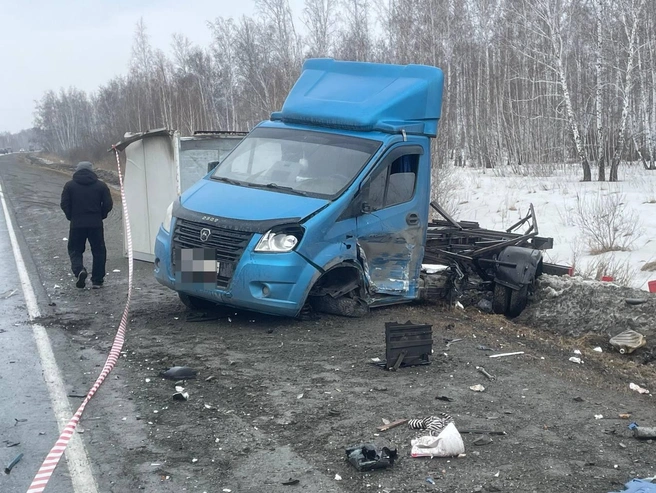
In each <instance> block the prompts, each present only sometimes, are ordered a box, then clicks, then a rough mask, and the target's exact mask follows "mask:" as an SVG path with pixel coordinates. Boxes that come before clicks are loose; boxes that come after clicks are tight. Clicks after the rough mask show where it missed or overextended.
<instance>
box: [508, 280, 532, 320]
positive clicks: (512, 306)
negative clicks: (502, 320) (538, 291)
mask: <svg viewBox="0 0 656 493" xmlns="http://www.w3.org/2000/svg"><path fill="white" fill-rule="evenodd" d="M527 302H528V286H522V287H521V289H519V290H518V291H515V290H514V289H513V290H511V292H510V303H509V304H508V311H507V312H506V315H508V317H510V318H514V317H516V316H518V315H519V314H520V313H522V311H524V308H526V303H527Z"/></svg>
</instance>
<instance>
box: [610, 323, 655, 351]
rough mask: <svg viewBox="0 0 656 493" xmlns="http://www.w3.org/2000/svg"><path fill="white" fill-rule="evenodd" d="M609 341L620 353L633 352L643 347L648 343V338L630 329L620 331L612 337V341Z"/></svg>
mask: <svg viewBox="0 0 656 493" xmlns="http://www.w3.org/2000/svg"><path fill="white" fill-rule="evenodd" d="M608 342H610V343H611V345H612V346H613V347H614V348H616V349H617V350H618V351H619V352H620V354H631V353H632V352H633V351H635V350H636V349H638V348H641V347H642V346H644V345H645V344H647V339H646V338H645V336H643V335H642V334H640V333H639V332H636V331H635V330H631V329H628V330H625V331H624V332H620V333H619V334H617V335H616V336H614V337H611V339H610V341H608Z"/></svg>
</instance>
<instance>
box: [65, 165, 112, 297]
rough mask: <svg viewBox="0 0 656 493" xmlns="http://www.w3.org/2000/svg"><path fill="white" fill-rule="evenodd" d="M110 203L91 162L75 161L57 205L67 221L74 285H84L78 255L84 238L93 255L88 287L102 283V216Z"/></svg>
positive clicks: (85, 273) (103, 273) (81, 253)
mask: <svg viewBox="0 0 656 493" xmlns="http://www.w3.org/2000/svg"><path fill="white" fill-rule="evenodd" d="M112 206H113V203H112V195H111V194H110V193H109V187H108V186H107V185H106V184H105V182H103V181H101V180H99V179H98V176H97V175H96V174H95V173H94V172H93V165H92V164H91V163H90V162H88V161H82V162H81V163H79V164H78V165H77V167H76V168H75V173H73V179H72V180H71V181H69V182H67V183H66V185H64V190H63V191H62V196H61V208H62V210H63V211H64V214H66V219H68V220H69V221H70V222H71V227H70V231H69V234H68V256H69V257H70V258H71V269H72V270H73V275H74V276H75V279H76V280H77V282H76V283H75V285H76V286H77V287H78V288H84V286H85V282H86V279H87V275H88V274H87V270H86V269H85V268H84V261H83V258H82V256H83V254H84V250H85V247H86V243H87V240H89V245H91V255H92V256H93V269H92V271H91V284H92V288H93V289H99V288H102V286H103V281H104V280H105V262H106V261H107V249H106V248H105V233H104V230H103V219H105V218H106V217H107V214H109V211H111V210H112Z"/></svg>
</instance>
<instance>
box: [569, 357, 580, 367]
mask: <svg viewBox="0 0 656 493" xmlns="http://www.w3.org/2000/svg"><path fill="white" fill-rule="evenodd" d="M569 360H570V361H571V362H572V363H576V364H577V365H581V364H583V360H582V359H581V358H578V357H576V356H572V357H571V358H570V359H569Z"/></svg>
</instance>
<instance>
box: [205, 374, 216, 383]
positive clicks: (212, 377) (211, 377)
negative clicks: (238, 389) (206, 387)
mask: <svg viewBox="0 0 656 493" xmlns="http://www.w3.org/2000/svg"><path fill="white" fill-rule="evenodd" d="M215 378H216V377H215V376H214V375H210V376H209V377H207V378H206V379H205V381H206V382H210V381H212V380H214V379H215Z"/></svg>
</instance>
